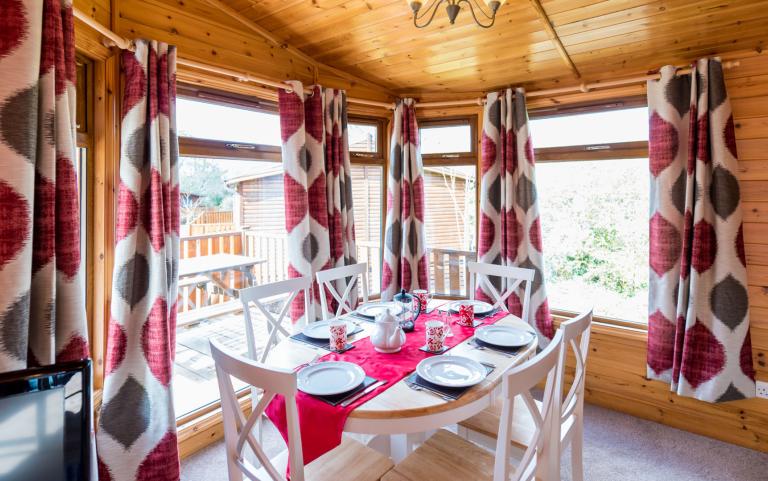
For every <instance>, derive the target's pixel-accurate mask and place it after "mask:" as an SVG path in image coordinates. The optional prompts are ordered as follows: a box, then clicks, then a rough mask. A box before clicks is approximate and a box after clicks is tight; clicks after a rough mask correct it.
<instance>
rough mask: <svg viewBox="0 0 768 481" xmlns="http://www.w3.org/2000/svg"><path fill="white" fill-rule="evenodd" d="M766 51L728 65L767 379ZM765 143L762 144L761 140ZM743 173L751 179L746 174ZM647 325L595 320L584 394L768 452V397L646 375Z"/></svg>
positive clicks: (754, 317) (758, 350) (760, 367)
mask: <svg viewBox="0 0 768 481" xmlns="http://www.w3.org/2000/svg"><path fill="white" fill-rule="evenodd" d="M765 75H768V56H767V55H754V56H752V57H749V58H745V59H742V61H741V66H740V67H738V68H735V69H731V70H728V71H727V72H726V83H727V86H728V91H729V94H730V96H731V98H732V100H733V103H734V122H735V125H736V136H737V139H738V148H739V156H740V158H742V159H743V153H744V152H745V151H746V155H747V157H748V158H750V159H754V160H741V161H740V168H741V174H742V182H741V189H742V198H743V200H744V204H743V206H742V208H743V210H744V215H745V224H744V238H745V242H746V246H745V249H746V254H747V274H748V283H749V295H750V315H751V334H752V348H753V358H754V365H755V369H756V370H757V377H758V379H761V380H764V381H768V149H766V147H768V102H766V101H765V98H764V97H762V96H763V95H764V93H765V92H766V91H767V90H768V83H765V82H762V81H761V80H764V79H765V78H764V77H763V76H765ZM761 146H762V152H761V151H760V148H761ZM747 179H748V180H747ZM645 353H646V337H645V333H644V332H640V331H637V332H632V333H627V332H624V331H618V330H617V328H614V327H606V326H596V327H595V330H594V334H593V337H592V345H591V352H590V357H589V360H588V367H587V384H586V386H587V400H588V401H589V402H592V403H595V404H599V405H602V406H606V407H609V408H611V409H616V410H618V411H623V412H626V413H629V414H632V415H635V416H639V417H642V418H646V419H651V420H654V421H658V422H661V423H664V424H668V425H670V426H673V427H676V428H679V429H684V430H686V431H691V432H695V433H698V434H702V435H705V436H710V437H713V438H717V439H721V440H723V441H727V442H730V443H734V444H740V445H742V446H746V447H750V448H753V449H758V450H761V451H765V452H768V400H764V399H750V400H744V401H736V402H730V403H722V404H709V403H704V402H700V401H696V400H693V399H689V398H683V397H680V396H677V395H676V394H673V393H671V392H670V391H669V387H668V386H667V385H665V384H663V383H660V382H657V381H651V380H648V379H647V378H646V377H645Z"/></svg>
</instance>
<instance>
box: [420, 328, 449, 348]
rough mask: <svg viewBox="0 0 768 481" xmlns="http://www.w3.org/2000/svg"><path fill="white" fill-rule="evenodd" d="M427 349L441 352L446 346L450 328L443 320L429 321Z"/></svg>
mask: <svg viewBox="0 0 768 481" xmlns="http://www.w3.org/2000/svg"><path fill="white" fill-rule="evenodd" d="M425 326H426V333H427V349H429V350H430V351H432V352H440V351H442V350H443V347H445V344H444V343H445V338H446V337H447V336H448V329H447V328H446V325H445V324H444V323H443V321H427V322H426V324H425Z"/></svg>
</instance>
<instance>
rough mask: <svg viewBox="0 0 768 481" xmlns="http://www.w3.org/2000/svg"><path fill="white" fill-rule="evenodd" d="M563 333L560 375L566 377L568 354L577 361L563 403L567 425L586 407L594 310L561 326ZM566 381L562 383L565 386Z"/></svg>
mask: <svg viewBox="0 0 768 481" xmlns="http://www.w3.org/2000/svg"><path fill="white" fill-rule="evenodd" d="M559 330H560V331H562V333H563V349H562V351H561V352H560V373H561V376H563V377H564V376H565V363H566V361H567V360H568V353H569V352H572V353H573V357H574V359H575V368H576V369H575V372H574V374H573V381H572V382H571V387H570V388H569V389H568V394H566V395H565V397H564V398H563V401H562V403H561V410H562V413H561V416H560V422H561V424H562V423H565V422H566V421H568V418H569V417H571V416H572V415H573V414H574V413H575V412H577V411H581V409H582V406H583V405H584V383H585V380H586V367H587V355H588V354H589V336H590V333H591V330H592V309H590V310H588V311H586V312H582V313H581V314H579V315H578V316H576V317H574V318H573V319H570V320H568V321H565V322H563V323H562V324H560V329H559ZM564 383H565V381H564V380H563V382H561V385H564Z"/></svg>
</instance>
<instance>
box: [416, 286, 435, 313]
mask: <svg viewBox="0 0 768 481" xmlns="http://www.w3.org/2000/svg"><path fill="white" fill-rule="evenodd" d="M413 295H414V296H416V297H417V298H418V299H419V307H420V308H421V312H424V311H426V310H427V305H429V300H430V298H431V297H432V295H430V293H429V291H428V290H426V289H416V290H414V291H413Z"/></svg>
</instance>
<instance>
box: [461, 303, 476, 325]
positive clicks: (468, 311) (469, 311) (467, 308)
mask: <svg viewBox="0 0 768 481" xmlns="http://www.w3.org/2000/svg"><path fill="white" fill-rule="evenodd" d="M457 324H458V325H460V326H465V327H474V325H475V306H474V305H473V304H461V305H459V320H458V321H457Z"/></svg>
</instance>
